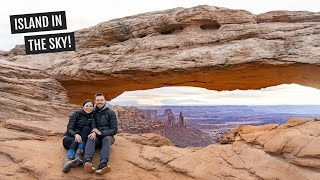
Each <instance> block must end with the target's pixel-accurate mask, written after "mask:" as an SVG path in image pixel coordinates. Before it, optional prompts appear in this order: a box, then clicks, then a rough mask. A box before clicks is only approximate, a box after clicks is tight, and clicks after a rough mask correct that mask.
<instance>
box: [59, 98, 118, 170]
mask: <svg viewBox="0 0 320 180" xmlns="http://www.w3.org/2000/svg"><path fill="white" fill-rule="evenodd" d="M94 98H95V100H94V102H95V106H94V103H93V101H91V100H85V101H84V102H83V104H82V110H80V111H75V112H73V113H72V114H71V116H70V119H69V123H68V126H67V132H66V133H65V135H64V137H63V146H64V148H66V149H67V156H66V159H65V162H64V165H63V172H64V173H67V172H69V171H70V169H71V168H73V167H77V166H79V165H82V164H83V163H84V170H85V171H86V172H88V173H92V172H94V171H95V172H96V173H97V174H105V173H108V172H110V171H111V168H110V166H109V165H108V160H109V155H110V146H111V144H113V143H114V141H115V139H114V135H115V134H116V133H117V131H118V123H117V117H116V114H115V113H114V111H112V110H111V109H109V107H108V103H106V100H105V98H104V95H103V94H101V93H97V94H96V95H95V97H94ZM96 147H99V148H101V152H100V164H99V166H98V168H97V170H96V169H95V167H94V166H93V163H92V160H93V155H94V153H95V149H96ZM83 154H84V159H83V160H82V158H81V156H82V155H83Z"/></svg>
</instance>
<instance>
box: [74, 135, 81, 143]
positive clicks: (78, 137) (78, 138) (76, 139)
mask: <svg viewBox="0 0 320 180" xmlns="http://www.w3.org/2000/svg"><path fill="white" fill-rule="evenodd" d="M74 139H75V141H77V142H78V143H81V142H82V138H81V136H80V135H79V134H76V135H74Z"/></svg>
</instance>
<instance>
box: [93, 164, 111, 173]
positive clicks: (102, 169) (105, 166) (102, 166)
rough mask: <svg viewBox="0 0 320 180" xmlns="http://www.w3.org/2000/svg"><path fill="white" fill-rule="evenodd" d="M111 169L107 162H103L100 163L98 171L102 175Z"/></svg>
mask: <svg viewBox="0 0 320 180" xmlns="http://www.w3.org/2000/svg"><path fill="white" fill-rule="evenodd" d="M110 171H111V167H110V166H109V165H108V164H107V163H106V162H101V163H100V164H99V167H98V169H97V170H96V173H97V174H99V175H102V174H106V173H108V172H110Z"/></svg>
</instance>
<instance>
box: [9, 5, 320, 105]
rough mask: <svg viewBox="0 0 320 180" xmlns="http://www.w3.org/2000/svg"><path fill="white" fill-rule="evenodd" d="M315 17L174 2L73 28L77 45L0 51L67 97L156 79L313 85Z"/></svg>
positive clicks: (318, 32)
mask: <svg viewBox="0 0 320 180" xmlns="http://www.w3.org/2000/svg"><path fill="white" fill-rule="evenodd" d="M319 22H320V14H319V13H313V12H305V11H297V12H290V11H274V12H268V13H263V14H258V15H255V14H252V13H250V12H248V11H244V10H232V9H226V8H218V7H210V6H198V7H194V8H187V9H185V8H175V9H170V10H166V11H157V12H150V13H144V14H139V15H135V16H129V17H125V18H120V19H114V20H111V21H108V22H103V23H100V24H98V25H96V26H93V27H90V28H86V29H82V30H79V31H76V32H75V36H76V44H77V51H76V52H64V53H51V54H39V55H27V56H26V55H20V53H19V52H20V50H19V48H16V49H17V50H16V49H13V50H12V51H10V52H9V53H7V56H3V57H4V58H5V59H7V60H9V61H14V62H17V63H19V64H21V65H22V64H23V65H26V66H29V67H32V68H38V69H42V70H44V71H46V72H48V74H50V75H51V76H52V77H54V78H55V79H57V80H58V81H59V82H60V83H61V84H62V85H63V87H64V88H65V89H66V90H67V93H68V97H69V98H70V101H71V102H72V103H80V102H81V101H82V99H83V98H91V97H92V94H94V93H96V92H97V91H98V92H103V93H105V94H106V95H107V98H108V99H113V98H115V97H116V96H118V95H120V94H121V93H123V92H124V91H131V90H142V89H150V88H158V87H162V86H195V87H203V88H207V89H213V90H234V89H242V90H245V89H260V88H265V87H269V86H275V85H280V84H288V83H296V84H301V85H305V86H310V87H315V88H320V85H319V84H320V79H319V78H318V77H320V68H319V55H320V46H319V41H320V28H319V26H320V25H319ZM15 52H16V53H15ZM14 54H17V55H14ZM89 81H90V83H88V82H89ZM79 87H81V88H79Z"/></svg>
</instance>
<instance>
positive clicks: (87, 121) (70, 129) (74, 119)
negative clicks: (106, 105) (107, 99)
mask: <svg viewBox="0 0 320 180" xmlns="http://www.w3.org/2000/svg"><path fill="white" fill-rule="evenodd" d="M85 126H89V127H91V128H96V124H95V121H94V119H93V114H92V112H91V113H86V112H85V111H84V110H79V111H75V112H73V113H71V115H70V118H69V123H68V126H67V132H66V133H65V134H64V135H65V136H72V137H73V136H74V135H75V134H79V135H80V132H81V130H82V128H83V127H85Z"/></svg>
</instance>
